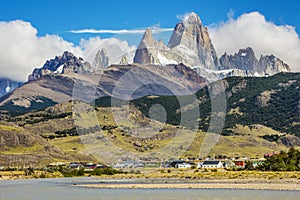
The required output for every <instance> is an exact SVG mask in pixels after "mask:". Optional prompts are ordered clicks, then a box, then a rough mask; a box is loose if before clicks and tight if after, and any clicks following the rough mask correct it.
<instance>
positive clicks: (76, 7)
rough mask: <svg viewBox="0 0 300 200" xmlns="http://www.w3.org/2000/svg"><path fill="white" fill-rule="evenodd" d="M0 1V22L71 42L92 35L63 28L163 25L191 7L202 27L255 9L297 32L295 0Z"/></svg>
mask: <svg viewBox="0 0 300 200" xmlns="http://www.w3.org/2000/svg"><path fill="white" fill-rule="evenodd" d="M0 5H1V6H0V13H1V14H0V21H11V20H15V19H21V20H24V21H28V22H31V24H32V25H33V26H34V27H35V28H37V29H38V35H40V36H42V35H45V34H58V35H60V36H62V37H63V38H64V39H66V40H67V41H72V42H75V43H77V42H78V41H79V39H80V38H82V37H84V38H88V37H91V36H95V34H80V35H77V34H73V33H69V32H68V31H69V30H78V29H87V28H93V29H115V30H118V29H138V28H144V27H149V26H153V25H157V24H159V25H160V26H161V27H163V28H169V27H174V25H175V23H176V22H177V21H178V19H177V18H176V16H177V15H183V14H185V13H187V12H191V11H194V12H196V13H198V14H199V15H200V17H201V19H202V21H203V23H204V24H205V25H210V24H212V23H219V22H221V21H226V20H227V13H228V12H229V11H230V10H233V11H234V13H235V16H236V17H237V16H240V15H241V14H243V13H248V12H252V11H259V12H260V13H261V14H263V15H264V16H265V17H266V19H267V20H269V21H272V22H274V23H275V24H278V25H279V24H288V25H292V26H295V27H296V30H297V31H298V32H299V31H300V30H299V27H300V20H299V15H300V14H299V10H300V3H299V1H298V0H172V1H170V0H151V1H141V0H139V1H138V0H127V1H125V0H122V1H119V0H109V1H99V0H86V1H76V0H72V1H71V0H51V1H50V0H49V1H47V0H45V1H36V0H27V1H20V0H3V1H1V3H0ZM98 35H99V34H98ZM100 36H101V37H108V36H110V35H108V34H100Z"/></svg>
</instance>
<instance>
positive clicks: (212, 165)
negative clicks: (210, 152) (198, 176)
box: [201, 161, 223, 169]
mask: <svg viewBox="0 0 300 200" xmlns="http://www.w3.org/2000/svg"><path fill="white" fill-rule="evenodd" d="M201 168H205V169H218V168H223V164H222V162H221V161H204V162H203V163H202V165H201Z"/></svg>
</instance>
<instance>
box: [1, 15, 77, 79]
mask: <svg viewBox="0 0 300 200" xmlns="http://www.w3.org/2000/svg"><path fill="white" fill-rule="evenodd" d="M65 50H68V51H71V52H73V53H79V54H80V53H81V50H80V48H77V47H74V45H73V44H72V43H69V42H66V41H64V40H63V39H62V38H61V37H58V36H56V35H46V36H43V37H38V36H37V30H36V29H35V28H34V27H32V26H31V24H30V23H28V22H24V21H21V20H16V21H11V22H0V52H1V54H0V76H1V77H7V78H11V79H13V80H18V81H25V80H26V79H27V76H28V74H30V73H31V72H32V70H33V68H34V67H40V66H41V65H42V64H43V63H44V62H45V60H47V59H49V58H51V57H54V56H55V55H58V54H61V53H62V52H63V51H65Z"/></svg>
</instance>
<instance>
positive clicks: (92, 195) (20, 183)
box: [0, 178, 300, 200]
mask: <svg viewBox="0 0 300 200" xmlns="http://www.w3.org/2000/svg"><path fill="white" fill-rule="evenodd" d="M98 182H100V180H99V179H95V178H62V179H32V180H3V181H0V200H2V199H12V200H19V199H20V200H21V199H22V200H29V199H30V200H31V199H41V200H48V199H49V200H50V199H51V200H52V199H53V200H54V199H62V200H68V199H70V200H71V199H72V200H73V199H88V200H90V199H109V200H114V199H116V200H124V199H130V200H137V199H139V200H140V199H145V200H152V199H153V200H154V199H159V200H165V199H166V200H177V199H178V200H183V199H220V200H221V199H222V200H227V199H228V200H229V199H230V200H233V199H243V200H248V199H249V200H250V199H251V200H253V199H255V200H260V199H263V200H268V199H270V200H276V199H288V200H290V199H299V196H300V192H299V191H268V190H238V189H98V188H85V187H76V186H74V185H80V184H92V183H93V184H94V183H98Z"/></svg>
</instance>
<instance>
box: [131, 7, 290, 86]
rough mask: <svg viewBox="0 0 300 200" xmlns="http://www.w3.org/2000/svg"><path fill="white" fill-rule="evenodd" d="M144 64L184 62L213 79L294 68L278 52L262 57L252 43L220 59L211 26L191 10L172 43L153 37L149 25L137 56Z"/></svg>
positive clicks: (179, 24)
mask: <svg viewBox="0 0 300 200" xmlns="http://www.w3.org/2000/svg"><path fill="white" fill-rule="evenodd" d="M134 62H135V63H140V64H154V65H167V64H179V63H183V64H185V65H187V66H189V67H191V68H193V69H194V70H196V71H197V72H198V73H199V75H201V76H203V77H205V78H207V79H208V80H210V81H214V80H219V79H222V78H225V77H228V76H267V75H274V74H276V73H279V72H290V71H291V70H290V67H289V66H288V65H287V64H285V63H284V62H283V61H281V60H280V59H279V58H276V57H275V56H274V55H267V56H263V55H262V56H261V57H260V59H259V60H258V59H257V58H256V57H255V54H254V51H253V49H252V48H251V47H248V48H246V49H240V50H239V51H238V53H235V54H234V55H228V54H227V53H225V54H224V55H222V56H221V58H220V59H218V57H217V54H216V51H215V49H214V46H213V44H212V41H211V39H210V36H209V33H208V30H207V28H206V27H204V26H203V24H202V22H201V20H200V17H199V16H198V15H197V14H195V13H191V14H190V15H188V16H186V17H185V18H184V19H183V20H182V22H180V23H178V24H177V25H176V26H175V28H174V31H173V34H172V36H171V38H170V40H169V43H168V45H165V44H164V43H163V42H162V41H157V40H155V39H154V38H153V36H152V32H151V30H150V29H147V30H146V32H145V34H144V36H143V38H142V41H141V42H140V44H139V46H138V49H137V50H136V53H135V56H134Z"/></svg>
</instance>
